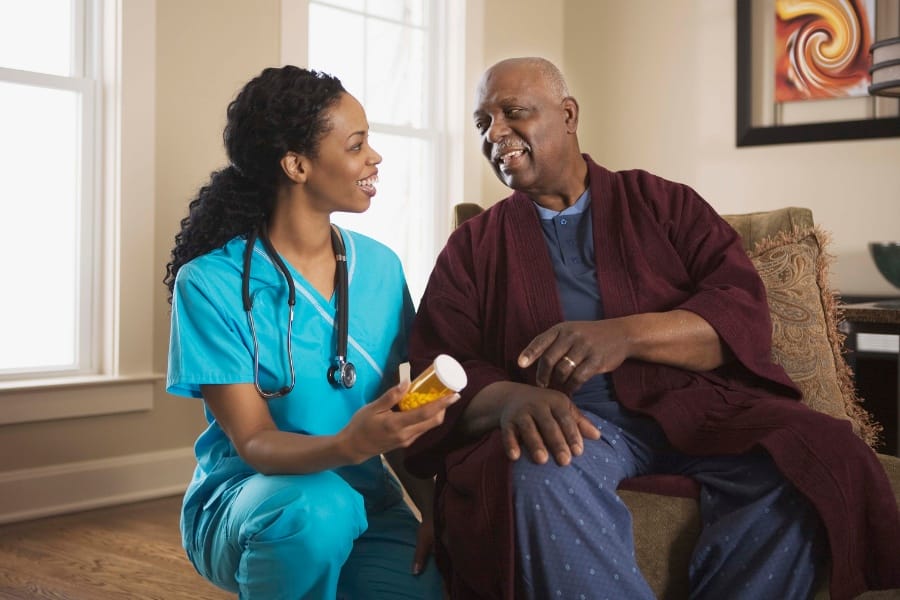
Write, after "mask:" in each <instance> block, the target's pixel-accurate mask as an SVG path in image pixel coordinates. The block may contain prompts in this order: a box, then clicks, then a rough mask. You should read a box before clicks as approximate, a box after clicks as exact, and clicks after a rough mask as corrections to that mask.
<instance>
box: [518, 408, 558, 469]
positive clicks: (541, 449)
mask: <svg viewBox="0 0 900 600" xmlns="http://www.w3.org/2000/svg"><path fill="white" fill-rule="evenodd" d="M516 425H517V427H518V430H519V437H520V438H521V443H522V445H523V446H525V450H526V451H527V452H528V455H529V456H530V457H531V460H532V461H533V462H534V463H536V464H539V465H542V464H544V463H545V462H547V458H548V457H549V456H550V454H549V453H548V452H547V447H546V446H545V445H544V438H543V437H541V433H540V431H538V428H537V425H535V423H534V421H533V420H532V418H531V416H528V415H526V416H525V418H523V419H522V420H521V421H520V422H519V423H517V424H516Z"/></svg>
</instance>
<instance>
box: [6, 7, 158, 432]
mask: <svg viewBox="0 0 900 600" xmlns="http://www.w3.org/2000/svg"><path fill="white" fill-rule="evenodd" d="M78 4H83V5H84V6H85V7H86V8H85V9H84V10H83V11H79V12H81V14H82V15H83V16H84V17H85V18H87V19H89V21H90V23H89V26H90V27H95V28H96V29H95V30H94V33H95V34H96V35H94V36H93V38H94V43H95V44H96V46H95V47H94V48H95V49H96V53H95V56H96V60H95V61H94V64H92V65H86V66H88V67H90V68H91V69H92V70H93V74H94V75H95V78H94V79H92V80H90V81H89V82H88V83H84V84H82V85H84V86H86V87H93V91H91V90H88V92H87V93H92V94H94V95H95V96H94V100H96V101H95V102H85V103H84V104H85V105H88V104H91V105H92V108H86V109H85V110H90V111H91V114H90V115H85V120H84V123H85V126H87V125H88V124H89V123H90V126H91V129H92V132H90V134H89V135H86V136H85V137H86V138H91V137H92V138H93V139H94V140H95V142H94V143H92V142H86V144H90V146H91V147H90V148H89V149H88V148H86V149H85V152H84V160H83V163H84V168H85V172H84V174H83V181H84V185H85V189H84V193H85V194H90V196H86V197H85V200H86V205H88V206H90V212H91V214H90V215H85V224H86V226H87V227H88V228H90V229H89V230H88V233H89V234H90V235H88V236H86V238H85V239H86V240H91V241H90V243H89V247H87V248H85V249H84V250H83V251H84V252H85V261H86V262H84V263H83V269H82V273H83V279H82V285H85V286H86V287H88V288H89V292H88V294H90V296H89V302H88V303H85V304H86V306H84V307H83V309H82V310H83V311H84V312H83V314H82V321H81V324H82V326H84V327H85V329H84V331H83V332H82V333H81V335H80V336H79V337H80V338H83V339H80V343H83V344H86V347H87V348H89V349H84V347H82V349H84V351H85V352H86V353H87V354H86V355H87V356H88V357H89V360H88V361H86V365H87V366H85V367H83V368H79V369H78V370H77V371H76V372H73V373H69V374H61V373H55V374H51V373H47V374H46V375H45V374H41V375H38V376H34V374H33V373H32V374H31V375H29V376H28V378H27V379H26V378H12V379H8V378H5V379H4V380H2V381H0V425H6V424H12V423H23V422H31V421H43V420H52V419H60V418H67V417H84V416H92V415H101V414H111V413H122V412H131V411H139V410H149V409H151V408H152V407H153V393H154V387H155V385H156V383H157V382H158V381H159V380H161V379H162V378H163V375H162V374H161V373H157V372H154V369H153V340H154V335H153V319H152V318H147V315H148V314H152V313H153V306H154V299H155V298H156V297H159V296H160V295H161V292H160V287H161V284H160V283H159V280H161V275H160V276H159V277H156V276H155V275H156V273H155V270H156V269H155V266H156V265H155V261H154V231H153V227H152V223H153V222H154V197H155V195H154V179H155V160H154V154H155V150H154V147H155V144H154V139H155V93H156V89H155V88H156V86H155V67H156V65H155V52H156V39H155V37H156V1H155V0H141V1H140V2H136V1H133V0H79V2H78ZM76 44H77V45H78V46H80V47H83V46H84V44H83V43H79V40H77V39H76ZM88 74H91V70H90V69H89V70H88ZM25 79H29V77H26V78H25ZM32 81H43V79H42V77H38V78H37V79H32ZM46 81H47V82H50V83H54V84H56V85H59V84H60V82H59V81H58V80H55V79H53V80H46ZM148 224H151V225H150V226H148ZM85 243H87V242H85Z"/></svg>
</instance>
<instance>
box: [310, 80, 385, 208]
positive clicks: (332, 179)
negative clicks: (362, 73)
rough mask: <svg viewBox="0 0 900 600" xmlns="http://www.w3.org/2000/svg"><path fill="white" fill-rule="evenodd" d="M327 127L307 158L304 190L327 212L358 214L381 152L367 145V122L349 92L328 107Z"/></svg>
mask: <svg viewBox="0 0 900 600" xmlns="http://www.w3.org/2000/svg"><path fill="white" fill-rule="evenodd" d="M327 118H328V122H329V129H328V131H327V132H326V133H325V135H323V136H322V139H321V140H319V144H318V152H317V154H316V156H315V157H314V158H311V159H310V161H309V164H310V171H309V174H308V177H307V180H306V191H307V194H309V196H310V198H312V199H313V200H314V201H315V202H316V203H317V204H319V206H321V207H322V208H324V209H326V210H329V211H345V212H354V213H359V212H363V211H365V210H366V209H368V208H369V205H370V203H371V199H372V197H373V196H374V195H375V191H376V190H375V184H376V183H377V181H378V168H377V165H378V164H379V163H380V162H381V155H380V154H378V153H377V152H376V151H375V149H374V148H372V147H371V146H370V145H369V122H368V120H367V119H366V112H365V110H363V107H362V105H361V104H360V103H359V101H358V100H357V99H356V98H354V97H353V96H351V95H350V94H347V93H344V94H341V96H340V99H339V100H338V101H337V102H336V103H335V104H334V105H333V106H332V107H331V108H330V109H329V110H328V113H327Z"/></svg>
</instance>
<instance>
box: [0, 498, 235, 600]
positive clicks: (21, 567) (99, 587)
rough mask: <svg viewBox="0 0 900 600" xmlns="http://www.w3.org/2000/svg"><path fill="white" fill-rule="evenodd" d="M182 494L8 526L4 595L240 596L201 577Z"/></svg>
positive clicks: (1, 578)
mask: <svg viewBox="0 0 900 600" xmlns="http://www.w3.org/2000/svg"><path fill="white" fill-rule="evenodd" d="M180 506H181V498H180V497H171V498H163V499H160V500H151V501H147V502H139V503H135V504H128V505H123V506H117V507H114V508H105V509H100V510H94V511H89V512H83V513H78V514H72V515H64V516H59V517H50V518H46V519H38V520H34V521H28V522H24V523H13V524H9V525H2V526H0V599H2V600H7V599H15V600H31V599H33V598H52V599H53V600H107V599H110V600H112V599H116V600H120V599H121V600H125V599H128V600H145V599H146V600H150V599H152V600H179V599H181V598H185V599H190V600H224V599H230V600H234V599H235V598H236V596H235V595H233V594H228V593H226V592H224V591H222V590H220V589H218V588H217V587H215V586H213V585H212V584H210V583H208V582H207V581H206V580H205V579H203V578H202V577H200V575H198V574H197V572H196V571H195V570H194V567H193V566H191V564H190V563H189V562H188V560H187V557H185V555H184V550H183V549H182V547H181V537H180V533H179V531H178V516H179V510H180Z"/></svg>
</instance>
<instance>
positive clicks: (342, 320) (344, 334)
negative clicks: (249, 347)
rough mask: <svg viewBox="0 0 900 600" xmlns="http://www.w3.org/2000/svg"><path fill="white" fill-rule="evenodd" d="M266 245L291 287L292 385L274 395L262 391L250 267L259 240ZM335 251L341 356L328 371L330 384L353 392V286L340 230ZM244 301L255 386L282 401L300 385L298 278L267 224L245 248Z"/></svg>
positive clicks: (333, 242)
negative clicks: (295, 338)
mask: <svg viewBox="0 0 900 600" xmlns="http://www.w3.org/2000/svg"><path fill="white" fill-rule="evenodd" d="M257 238H259V241H260V242H262V245H263V248H264V249H265V251H266V255H268V257H269V258H270V259H272V262H274V263H275V266H276V267H278V270H279V271H281V274H282V275H283V276H284V279H285V280H286V281H287V284H288V326H287V355H288V365H289V366H290V371H291V383H290V385H286V386H284V387H282V388H281V389H279V390H277V391H274V392H267V391H265V390H263V389H262V386H260V384H259V338H257V337H256V326H255V325H254V323H253V310H252V309H253V300H252V299H251V298H250V263H251V259H252V258H253V247H254V246H255V245H256V240H257ZM331 247H332V249H333V250H334V258H335V260H336V261H337V269H336V270H335V274H334V278H335V293H336V294H337V315H336V316H335V322H336V323H337V353H336V354H335V357H334V362H333V364H332V365H331V366H330V367H329V368H328V373H327V377H328V381H329V383H331V385H333V386H335V387H338V388H343V389H349V388H351V387H353V384H354V383H356V367H354V366H353V363H351V362H349V361H348V360H347V338H348V335H349V334H348V331H347V330H348V326H347V322H348V320H349V309H348V296H349V295H350V294H349V286H348V282H347V252H346V250H345V249H344V240H343V238H341V234H340V232H339V231H338V230H337V228H336V227H334V226H333V225H332V227H331ZM241 298H242V299H243V302H244V312H245V313H247V323H249V325H250V333H251V335H252V336H253V385H254V386H256V391H257V392H259V395H260V396H262V397H263V398H265V399H267V400H269V399H272V398H280V397H282V396H286V395H287V394H289V393H291V390H293V389H294V383H295V382H296V374H295V373H294V355H293V352H292V351H291V329H292V326H293V324H294V304H296V302H297V294H296V289H295V288H294V278H293V277H292V276H291V274H290V272H289V271H288V268H287V265H285V264H284V261H283V260H282V259H281V257H280V256H279V255H278V252H276V251H275V248H274V247H273V246H272V242H271V241H270V240H269V235H268V232H267V230H266V226H265V224H263V225H261V226H260V227H259V228H258V229H254V230H253V231H251V232H250V234H249V235H248V236H247V246H246V247H245V248H244V272H243V274H242V276H241Z"/></svg>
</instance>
